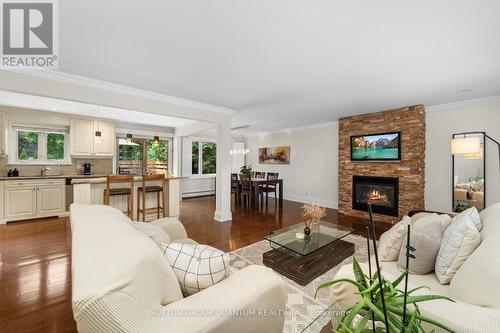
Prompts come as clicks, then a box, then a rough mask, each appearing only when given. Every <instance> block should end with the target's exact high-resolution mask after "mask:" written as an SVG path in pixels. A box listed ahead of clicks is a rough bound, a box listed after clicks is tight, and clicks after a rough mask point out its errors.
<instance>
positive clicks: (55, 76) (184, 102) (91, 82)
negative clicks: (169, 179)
mask: <svg viewBox="0 0 500 333" xmlns="http://www.w3.org/2000/svg"><path fill="white" fill-rule="evenodd" d="M9 71H11V72H16V71H14V70H9ZM23 74H26V75H31V76H36V77H40V78H43V79H49V80H55V81H59V82H64V83H71V84H75V85H80V86H84V87H88V88H94V89H101V90H105V91H109V92H114V93H119V94H124V95H129V96H135V97H141V98H148V99H152V100H156V101H159V102H164V103H170V104H175V105H179V106H185V107H192V108H198V109H202V110H205V111H210V112H217V113H222V114H229V115H233V114H235V113H236V112H237V111H236V110H233V109H229V108H224V107H220V106H216V105H211V104H205V103H201V102H196V101H192V100H188V99H183V98H177V97H173V96H168V95H163V94H159V93H155V92H152V91H147V90H142V89H137V88H132V87H127V86H123V85H120V84H116V83H111V82H106V81H101V80H95V79H91V78H87V77H83V76H78V75H73V74H68V73H65V72H60V71H47V70H30V71H24V72H23Z"/></svg>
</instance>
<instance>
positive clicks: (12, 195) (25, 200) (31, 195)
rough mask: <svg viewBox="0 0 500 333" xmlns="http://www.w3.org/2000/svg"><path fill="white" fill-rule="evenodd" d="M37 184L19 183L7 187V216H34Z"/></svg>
mask: <svg viewBox="0 0 500 333" xmlns="http://www.w3.org/2000/svg"><path fill="white" fill-rule="evenodd" d="M35 215H36V186H34V185H18V186H12V187H11V186H7V187H6V188H5V217H7V218H11V217H34V216H35Z"/></svg>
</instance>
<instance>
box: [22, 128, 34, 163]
mask: <svg viewBox="0 0 500 333" xmlns="http://www.w3.org/2000/svg"><path fill="white" fill-rule="evenodd" d="M17 159H18V160H21V161H34V160H38V133H37V132H26V131H18V132H17Z"/></svg>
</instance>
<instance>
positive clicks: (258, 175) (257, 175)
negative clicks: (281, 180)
mask: <svg viewBox="0 0 500 333" xmlns="http://www.w3.org/2000/svg"><path fill="white" fill-rule="evenodd" d="M254 178H259V179H266V173H265V172H259V171H255V176H254Z"/></svg>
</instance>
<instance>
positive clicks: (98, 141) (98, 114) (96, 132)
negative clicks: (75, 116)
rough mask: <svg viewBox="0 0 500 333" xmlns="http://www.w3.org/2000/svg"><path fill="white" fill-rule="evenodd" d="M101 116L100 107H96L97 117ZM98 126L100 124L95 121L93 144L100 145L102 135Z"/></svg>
mask: <svg viewBox="0 0 500 333" xmlns="http://www.w3.org/2000/svg"><path fill="white" fill-rule="evenodd" d="M100 114H101V107H100V106H97V116H100ZM99 124H100V122H99V121H97V130H96V131H95V135H94V137H95V143H101V142H102V133H101V129H100V128H99Z"/></svg>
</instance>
